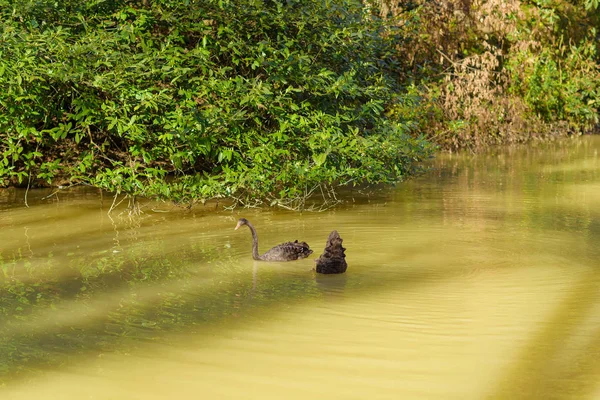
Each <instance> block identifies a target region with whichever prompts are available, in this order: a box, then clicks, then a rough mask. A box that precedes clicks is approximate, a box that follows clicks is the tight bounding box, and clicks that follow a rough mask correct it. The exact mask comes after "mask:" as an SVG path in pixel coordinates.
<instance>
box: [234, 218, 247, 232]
mask: <svg viewBox="0 0 600 400" xmlns="http://www.w3.org/2000/svg"><path fill="white" fill-rule="evenodd" d="M244 225H248V220H247V219H246V218H240V219H238V222H237V225H236V226H235V229H234V230H236V231H237V230H238V228H239V227H240V226H244Z"/></svg>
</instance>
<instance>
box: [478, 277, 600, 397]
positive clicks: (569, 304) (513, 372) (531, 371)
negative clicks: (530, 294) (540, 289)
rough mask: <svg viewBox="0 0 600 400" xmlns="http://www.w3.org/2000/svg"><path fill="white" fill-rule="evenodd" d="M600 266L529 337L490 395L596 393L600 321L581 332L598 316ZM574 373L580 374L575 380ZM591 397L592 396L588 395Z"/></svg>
mask: <svg viewBox="0 0 600 400" xmlns="http://www.w3.org/2000/svg"><path fill="white" fill-rule="evenodd" d="M599 300H600V270H599V269H593V270H590V271H589V272H587V273H584V274H583V276H582V277H581V279H580V280H579V281H578V282H577V283H576V285H575V288H573V289H572V291H571V292H570V293H568V295H567V296H566V297H565V299H564V300H563V301H561V302H560V303H559V304H558V306H557V307H556V309H555V310H553V312H552V313H551V315H550V316H549V318H548V319H546V320H545V321H542V322H541V324H540V325H541V328H540V329H538V330H537V332H535V333H534V334H533V335H532V336H531V337H530V338H529V339H528V340H527V342H525V345H524V346H523V348H522V350H521V351H520V354H519V355H518V356H517V357H516V358H515V360H516V362H514V363H513V364H511V365H509V366H508V371H507V373H506V374H505V376H503V377H502V378H501V379H500V381H499V384H498V386H497V387H496V388H495V389H493V390H492V393H491V394H490V396H489V397H488V398H489V399H563V398H564V399H567V398H569V399H570V398H577V399H583V398H586V396H593V395H594V394H593V393H590V392H591V391H592V390H594V389H597V387H596V385H597V384H598V379H597V377H598V373H600V326H598V324H595V325H596V326H593V327H591V330H590V332H585V331H584V332H581V330H582V328H583V327H585V325H586V320H587V319H589V318H590V317H594V316H597V314H594V312H596V313H597V312H598V306H599ZM575 377H576V379H574V378H575ZM589 398H592V397H589Z"/></svg>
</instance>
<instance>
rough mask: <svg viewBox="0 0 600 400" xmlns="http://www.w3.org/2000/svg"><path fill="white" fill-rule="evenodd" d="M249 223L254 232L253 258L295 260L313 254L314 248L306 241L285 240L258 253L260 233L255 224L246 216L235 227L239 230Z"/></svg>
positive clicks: (261, 259) (251, 230)
mask: <svg viewBox="0 0 600 400" xmlns="http://www.w3.org/2000/svg"><path fill="white" fill-rule="evenodd" d="M244 225H247V226H248V228H250V232H252V258H253V259H255V260H260V261H294V260H300V259H302V258H306V257H308V256H309V255H311V254H312V252H313V251H312V250H311V249H310V247H309V246H308V244H306V242H298V241H297V240H296V241H295V242H285V243H282V244H280V245H277V246H275V247H273V248H272V249H271V250H269V251H267V252H266V253H264V254H262V255H259V254H258V234H257V233H256V229H254V226H252V224H251V223H250V221H248V220H247V219H246V218H240V219H239V220H238V223H237V225H236V226H235V229H236V230H237V229H238V228H239V227H240V226H244Z"/></svg>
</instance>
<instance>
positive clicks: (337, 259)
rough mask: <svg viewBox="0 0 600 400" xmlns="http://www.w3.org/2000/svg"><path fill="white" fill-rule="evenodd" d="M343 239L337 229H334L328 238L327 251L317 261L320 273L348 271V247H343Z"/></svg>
mask: <svg viewBox="0 0 600 400" xmlns="http://www.w3.org/2000/svg"><path fill="white" fill-rule="evenodd" d="M342 242H343V239H342V238H341V237H340V234H339V233H338V232H337V231H333V232H331V233H330V234H329V237H328V238H327V243H326V244H325V251H324V252H323V254H321V257H319V258H318V259H317V260H315V261H316V263H317V272H318V273H320V274H341V273H344V272H346V268H348V264H346V254H345V253H344V252H345V251H346V249H345V248H344V247H342Z"/></svg>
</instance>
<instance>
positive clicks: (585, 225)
mask: <svg viewBox="0 0 600 400" xmlns="http://www.w3.org/2000/svg"><path fill="white" fill-rule="evenodd" d="M599 150H600V138H599V137H592V138H583V139H577V140H572V141H568V142H566V143H558V144H551V145H545V146H538V147H535V148H531V147H530V148H520V149H510V150H501V151H496V152H491V153H489V154H485V155H478V156H469V155H458V156H457V155H454V156H442V157H440V158H438V159H437V160H435V161H434V164H433V165H434V168H433V169H432V170H431V171H430V172H429V173H428V174H427V175H425V176H423V177H421V178H419V179H417V180H414V181H412V182H409V183H406V184H402V185H400V186H399V187H398V188H396V189H392V190H389V191H386V192H384V193H379V194H376V195H371V196H370V197H368V196H366V195H365V194H360V193H356V192H355V193H352V194H348V195H347V199H348V200H349V201H348V203H347V204H345V205H343V206H341V207H338V208H336V209H335V210H331V211H328V212H324V213H304V214H297V213H291V212H283V211H273V210H263V211H257V210H240V209H238V210H235V211H234V212H230V211H223V210H219V211H214V210H213V209H212V207H211V208H208V207H207V208H203V207H199V208H196V209H195V210H193V211H192V212H183V211H178V210H175V209H172V208H170V207H169V206H167V205H156V204H154V205H152V204H148V205H146V207H145V208H144V211H145V214H143V216H142V217H140V218H129V217H127V216H126V215H125V214H122V215H120V216H119V215H118V212H120V211H121V209H119V211H118V212H117V213H116V214H113V217H112V219H111V218H109V217H108V216H107V215H106V212H107V210H108V208H109V207H110V203H111V202H112V199H106V198H105V199H104V201H103V202H102V203H101V201H100V197H99V195H98V193H97V192H94V191H86V190H73V191H71V192H69V193H60V194H59V196H58V197H56V196H51V197H50V198H47V199H44V200H42V198H43V197H44V196H47V195H49V194H50V192H48V191H32V192H30V193H29V204H30V206H31V207H30V208H28V209H27V208H25V207H24V206H23V195H24V192H23V191H15V190H5V191H0V227H1V230H0V260H1V261H0V267H1V269H0V318H1V320H0V321H1V322H0V398H1V399H15V400H17V399H19V400H20V399H61V400H63V399H144V400H146V399H166V398H175V399H196V398H204V399H240V398H261V399H282V398H286V399H305V398H307V399H366V398H368V399H596V398H600V245H599V243H600V159H599V158H598V151H599ZM152 207H154V209H152ZM240 216H244V217H246V218H248V219H250V220H251V221H252V222H253V223H254V224H255V225H256V227H257V229H258V233H259V237H260V241H261V249H262V250H263V251H264V250H267V249H268V248H269V247H270V246H272V245H275V244H277V243H280V242H282V241H287V240H293V239H301V240H305V241H307V242H308V243H309V244H310V245H311V247H313V248H314V249H315V254H314V255H313V257H310V258H309V259H307V260H301V261H297V262H293V263H258V262H254V261H252V259H251V255H250V243H251V238H250V233H249V232H248V231H247V230H238V231H234V230H233V228H234V226H235V221H236V220H237V218H239V217H240ZM332 229H337V230H338V231H339V232H340V234H341V236H342V237H343V238H344V244H345V246H346V247H347V252H346V253H347V260H348V265H349V267H348V272H347V273H346V274H344V275H339V276H317V275H316V274H315V273H314V272H312V271H311V268H312V267H313V259H314V258H316V257H317V256H318V255H319V254H320V253H321V252H322V249H323V246H324V244H325V239H326V238H327V235H328V233H329V232H330V231H331V230H332Z"/></svg>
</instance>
